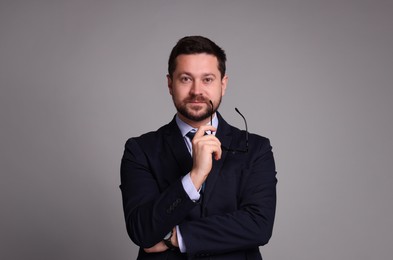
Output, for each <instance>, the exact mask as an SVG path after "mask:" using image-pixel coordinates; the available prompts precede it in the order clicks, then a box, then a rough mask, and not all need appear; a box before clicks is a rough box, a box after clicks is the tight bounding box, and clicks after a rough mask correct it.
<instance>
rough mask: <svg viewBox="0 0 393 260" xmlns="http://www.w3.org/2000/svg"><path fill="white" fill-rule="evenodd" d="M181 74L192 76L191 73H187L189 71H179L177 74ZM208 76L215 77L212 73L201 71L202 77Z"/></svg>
mask: <svg viewBox="0 0 393 260" xmlns="http://www.w3.org/2000/svg"><path fill="white" fill-rule="evenodd" d="M182 75H187V76H191V77H194V75H193V74H192V73H189V72H181V73H179V76H182ZM209 76H212V77H215V78H216V77H217V76H216V75H215V74H214V73H203V74H202V77H209Z"/></svg>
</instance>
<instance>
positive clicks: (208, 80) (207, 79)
mask: <svg viewBox="0 0 393 260" xmlns="http://www.w3.org/2000/svg"><path fill="white" fill-rule="evenodd" d="M213 81H214V78H213V77H207V78H204V79H203V82H204V83H205V84H210V83H212V82H213Z"/></svg>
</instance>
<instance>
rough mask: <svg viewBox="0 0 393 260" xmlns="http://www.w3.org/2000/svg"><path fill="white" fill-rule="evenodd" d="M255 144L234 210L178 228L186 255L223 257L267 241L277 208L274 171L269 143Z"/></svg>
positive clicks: (266, 140) (263, 140)
mask: <svg viewBox="0 0 393 260" xmlns="http://www.w3.org/2000/svg"><path fill="white" fill-rule="evenodd" d="M250 141H251V140H250ZM254 141H255V140H254ZM257 143H259V145H258V146H257V147H256V148H254V149H253V150H252V151H250V152H251V153H253V154H255V156H254V155H253V159H252V161H250V162H249V165H248V166H246V167H245V169H243V172H242V177H241V178H242V182H243V183H244V184H243V185H242V188H241V192H240V194H239V202H238V208H237V210H234V211H232V212H227V213H223V214H213V215H211V216H207V217H205V218H201V219H198V220H193V221H189V222H183V223H182V224H180V226H179V228H180V231H181V233H182V236H183V239H184V242H185V244H186V249H187V253H188V254H190V255H203V256H209V255H215V254H224V253H229V252H233V251H238V250H244V249H249V248H255V247H258V246H261V245H264V244H266V243H267V242H268V241H269V239H270V237H271V235H272V230H273V223H274V216H275V208H276V183H277V179H276V170H275V162H274V158H273V153H272V150H271V146H270V142H269V140H268V139H265V138H263V139H262V140H261V139H258V142H257ZM220 174H223V173H220ZM217 185H220V184H219V183H217Z"/></svg>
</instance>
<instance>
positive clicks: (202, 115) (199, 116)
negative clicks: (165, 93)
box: [173, 96, 221, 122]
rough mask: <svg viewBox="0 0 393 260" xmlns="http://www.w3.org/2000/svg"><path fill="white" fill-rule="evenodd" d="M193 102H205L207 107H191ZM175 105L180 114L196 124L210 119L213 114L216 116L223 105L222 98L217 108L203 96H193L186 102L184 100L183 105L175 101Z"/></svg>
mask: <svg viewBox="0 0 393 260" xmlns="http://www.w3.org/2000/svg"><path fill="white" fill-rule="evenodd" d="M191 101H198V102H204V103H206V106H203V105H200V104H199V105H190V102H191ZM173 103H174V105H175V107H176V110H177V112H178V113H179V114H181V115H182V116H184V117H185V118H187V119H188V120H191V121H194V122H201V121H203V120H205V119H207V118H209V117H210V116H211V115H212V114H214V113H215V112H216V111H217V109H218V107H219V106H220V104H221V98H220V100H219V101H218V103H217V105H216V107H214V104H213V107H212V106H211V104H210V99H207V98H204V97H201V96H198V97H197V96H193V97H190V98H188V99H186V100H184V101H183V102H182V103H180V104H177V103H176V102H175V100H174V99H173Z"/></svg>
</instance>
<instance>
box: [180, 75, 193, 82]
mask: <svg viewBox="0 0 393 260" xmlns="http://www.w3.org/2000/svg"><path fill="white" fill-rule="evenodd" d="M191 81H192V79H191V78H190V77H188V76H182V77H180V82H182V83H188V82H191Z"/></svg>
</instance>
